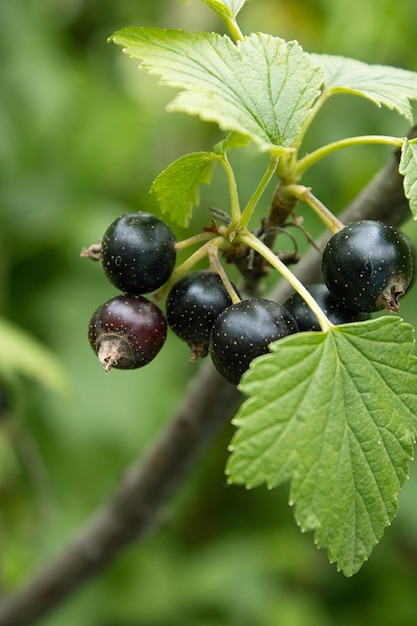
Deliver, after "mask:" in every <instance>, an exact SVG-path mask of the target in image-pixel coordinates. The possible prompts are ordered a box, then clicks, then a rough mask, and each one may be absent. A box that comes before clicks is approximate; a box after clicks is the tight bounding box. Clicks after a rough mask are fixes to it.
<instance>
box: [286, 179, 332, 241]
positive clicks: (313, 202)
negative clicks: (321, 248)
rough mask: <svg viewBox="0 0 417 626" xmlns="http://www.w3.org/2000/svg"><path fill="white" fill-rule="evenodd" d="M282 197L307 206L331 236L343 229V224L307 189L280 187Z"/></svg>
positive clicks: (301, 187)
mask: <svg viewBox="0 0 417 626" xmlns="http://www.w3.org/2000/svg"><path fill="white" fill-rule="evenodd" d="M282 195H283V196H284V197H285V196H290V197H292V198H297V200H301V201H302V202H305V203H306V204H308V206H309V207H310V208H311V209H313V211H314V212H315V213H316V215H318V216H319V218H320V219H321V221H322V222H323V223H324V224H325V226H326V227H327V228H328V229H329V230H330V232H331V233H332V234H335V233H338V232H339V230H342V228H344V224H343V223H342V222H341V221H340V220H339V219H337V217H336V216H335V215H333V213H332V212H331V211H329V209H328V208H327V207H326V206H325V205H324V204H323V203H322V202H321V201H320V200H319V199H318V198H317V197H316V196H315V195H314V194H313V193H312V192H311V189H310V188H309V187H305V186H304V185H285V186H283V187H282Z"/></svg>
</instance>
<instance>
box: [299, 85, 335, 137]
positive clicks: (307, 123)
mask: <svg viewBox="0 0 417 626" xmlns="http://www.w3.org/2000/svg"><path fill="white" fill-rule="evenodd" d="M330 96H331V91H329V90H328V89H326V88H325V89H323V91H322V93H321V95H320V97H319V98H318V99H317V100H316V102H315V103H314V106H313V108H312V109H311V111H310V113H309V115H308V117H307V119H306V120H305V122H304V124H303V126H302V128H301V131H300V133H299V135H298V138H297V146H298V147H299V146H300V145H301V143H302V141H303V139H304V137H305V135H306V133H307V131H308V129H309V128H310V125H311V123H312V121H313V120H314V118H315V117H316V115H317V113H318V112H319V111H320V109H321V107H322V106H323V104H324V103H325V102H326V100H327V99H328V98H329V97H330Z"/></svg>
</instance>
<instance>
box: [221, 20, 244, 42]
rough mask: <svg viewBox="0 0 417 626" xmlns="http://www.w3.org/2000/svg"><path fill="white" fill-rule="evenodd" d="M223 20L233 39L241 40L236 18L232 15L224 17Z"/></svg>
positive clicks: (241, 36)
mask: <svg viewBox="0 0 417 626" xmlns="http://www.w3.org/2000/svg"><path fill="white" fill-rule="evenodd" d="M223 19H224V22H225V24H226V26H227V28H228V31H229V33H230V34H231V35H232V37H233V39H234V40H235V41H242V40H243V38H244V37H243V33H242V31H241V30H240V28H239V25H238V23H237V22H236V19H235V18H234V17H230V18H229V17H227V18H226V17H224V18H223Z"/></svg>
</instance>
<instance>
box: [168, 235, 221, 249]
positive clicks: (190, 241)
mask: <svg viewBox="0 0 417 626" xmlns="http://www.w3.org/2000/svg"><path fill="white" fill-rule="evenodd" d="M214 236H215V235H214V233H212V232H211V233H210V232H207V231H205V232H203V233H198V234H197V235H193V236H192V237H188V238H187V239H183V240H182V241H177V243H176V244H175V249H176V251H177V252H179V251H180V250H184V249H185V248H188V247H189V246H193V245H194V244H196V243H201V242H203V241H207V240H208V239H213V237H214Z"/></svg>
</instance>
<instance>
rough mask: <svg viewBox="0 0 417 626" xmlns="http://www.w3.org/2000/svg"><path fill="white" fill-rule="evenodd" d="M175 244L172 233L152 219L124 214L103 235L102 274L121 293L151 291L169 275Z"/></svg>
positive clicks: (140, 215) (151, 217) (173, 262)
mask: <svg viewBox="0 0 417 626" xmlns="http://www.w3.org/2000/svg"><path fill="white" fill-rule="evenodd" d="M175 243H176V242H175V236H174V233H173V232H172V230H171V229H170V228H169V226H167V224H165V222H164V221H163V220H161V219H160V218H159V217H157V216H156V215H152V214H151V213H145V212H143V211H142V212H137V213H126V214H125V215H122V216H120V217H118V218H117V219H116V220H114V222H112V223H111V224H110V226H109V227H108V228H107V230H106V232H105V233H104V235H103V239H102V263H103V270H104V273H105V274H106V276H107V278H108V279H109V280H110V282H111V283H112V284H113V285H114V286H115V287H117V288H118V289H120V290H121V291H125V292H127V293H134V294H144V293H150V292H151V291H155V289H158V287H161V285H163V284H164V283H165V282H166V281H167V280H168V278H169V277H170V276H171V274H172V271H173V269H174V266H175V261H176V249H175Z"/></svg>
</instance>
